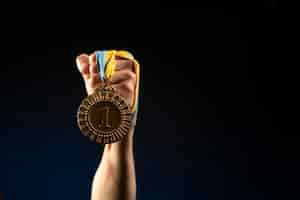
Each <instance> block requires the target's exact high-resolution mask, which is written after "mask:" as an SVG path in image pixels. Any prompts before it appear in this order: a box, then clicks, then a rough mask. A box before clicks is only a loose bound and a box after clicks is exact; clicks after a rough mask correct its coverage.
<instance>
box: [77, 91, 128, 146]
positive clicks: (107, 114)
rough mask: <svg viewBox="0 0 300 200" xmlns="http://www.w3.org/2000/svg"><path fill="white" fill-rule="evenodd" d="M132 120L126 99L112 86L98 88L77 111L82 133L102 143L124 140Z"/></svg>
mask: <svg viewBox="0 0 300 200" xmlns="http://www.w3.org/2000/svg"><path fill="white" fill-rule="evenodd" d="M131 121H132V114H131V112H130V110H129V106H128V105H127V103H126V101H125V99H124V98H123V97H122V96H120V95H119V94H118V93H117V92H116V91H115V89H114V88H113V87H110V86H105V87H100V88H97V89H96V91H95V92H94V93H93V94H91V95H89V96H88V97H86V98H85V99H84V100H83V101H82V102H81V104H80V106H79V108H78V112H77V123H78V126H79V128H80V131H81V132H82V134H83V135H84V136H87V137H89V139H90V140H92V141H96V142H97V143H100V144H108V143H114V142H117V141H120V140H122V138H123V137H124V136H126V135H127V134H128V132H129V129H130V125H131Z"/></svg>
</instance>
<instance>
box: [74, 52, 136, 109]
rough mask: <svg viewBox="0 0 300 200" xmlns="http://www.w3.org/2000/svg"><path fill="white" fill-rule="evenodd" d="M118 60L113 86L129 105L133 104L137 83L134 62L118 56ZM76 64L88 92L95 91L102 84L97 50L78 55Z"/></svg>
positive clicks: (112, 80) (112, 78)
mask: <svg viewBox="0 0 300 200" xmlns="http://www.w3.org/2000/svg"><path fill="white" fill-rule="evenodd" d="M116 61H117V62H116V69H115V72H114V73H113V75H112V77H111V82H112V86H113V87H114V88H116V89H117V90H118V91H119V92H120V94H121V95H122V96H123V97H124V98H125V100H126V101H127V103H128V104H129V105H132V104H133V101H134V89H135V84H136V74H135V72H134V63H133V62H132V61H131V60H126V59H123V58H118V57H117V58H116ZM76 64H77V67H78V70H79V72H80V73H81V75H82V78H83V80H84V84H85V88H86V91H87V94H88V95H90V94H92V93H93V92H94V91H95V89H96V88H97V87H98V86H99V84H101V80H100V76H99V73H98V70H97V66H96V54H95V52H94V53H92V54H90V55H87V54H81V55H79V56H77V58H76Z"/></svg>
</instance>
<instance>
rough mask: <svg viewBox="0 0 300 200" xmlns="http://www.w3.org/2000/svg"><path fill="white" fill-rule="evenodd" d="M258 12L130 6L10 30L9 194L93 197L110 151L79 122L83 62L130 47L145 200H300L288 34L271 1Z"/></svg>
mask: <svg viewBox="0 0 300 200" xmlns="http://www.w3.org/2000/svg"><path fill="white" fill-rule="evenodd" d="M266 5H267V6H266ZM262 7H264V9H260V10H250V11H249V10H242V9H240V10H239V9H234V10H233V9H197V8H193V9H191V8H189V9H188V8H177V9H162V8H160V9H159V8H158V7H156V8H155V9H153V10H151V9H150V11H146V10H142V9H140V11H139V12H137V13H136V14H134V15H131V14H130V15H129V14H128V13H130V11H127V10H126V12H125V11H124V10H123V12H121V14H120V15H118V16H116V15H115V16H113V17H112V18H109V20H107V21H105V22H104V21H103V20H104V19H103V17H102V18H101V16H99V20H95V22H94V21H93V22H92V21H91V20H90V19H91V18H92V19H95V18H93V17H94V15H96V14H95V13H93V14H92V16H87V17H82V18H81V19H80V20H77V19H79V18H80V16H78V13H77V15H76V12H74V13H72V12H71V14H70V15H67V14H66V17H64V18H59V17H57V16H56V17H55V18H51V17H52V15H51V16H50V17H49V16H48V20H47V21H43V20H42V23H40V22H39V16H40V15H34V16H33V17H32V18H31V17H29V18H28V19H27V18H26V19H24V20H22V21H20V18H18V19H17V20H12V21H11V22H9V23H7V24H8V26H5V27H4V28H3V30H4V31H3V33H4V36H3V37H2V41H1V42H2V44H1V48H2V52H3V53H2V55H1V58H2V59H1V60H2V61H1V82H0V85H1V135H0V158H1V160H0V164H1V166H0V191H2V192H3V195H4V199H10V200H14V199H31V200H35V199H89V195H90V188H91V181H92V177H93V175H94V172H95V170H96V168H97V165H98V163H99V161H100V158H101V152H102V149H103V148H102V146H99V145H96V144H93V143H91V142H89V141H88V140H87V139H86V138H85V137H83V136H82V135H81V134H80V132H79V129H78V127H77V125H76V112H77V108H78V106H79V103H80V101H81V100H82V99H83V98H84V97H85V95H86V93H85V91H84V86H83V82H82V79H81V77H80V74H79V73H78V71H77V69H76V66H75V57H76V56H77V55H79V54H80V53H84V52H85V53H91V52H93V51H94V50H100V49H125V50H128V51H130V52H131V53H133V54H134V55H135V57H136V59H137V60H138V61H139V62H140V64H141V91H140V93H141V95H140V101H139V102H140V103H139V118H138V125H137V128H136V134H135V141H136V145H135V152H136V153H135V155H136V170H137V184H138V194H137V195H138V199H257V200H259V199H275V198H280V199H298V198H297V197H296V196H297V195H298V193H299V192H298V190H299V189H298V188H299V181H298V178H299V173H298V168H299V156H298V155H297V148H298V147H297V146H298V139H299V136H297V131H296V130H297V129H293V125H297V120H296V118H294V117H293V114H295V113H296V111H295V107H296V101H295V100H294V97H295V96H296V93H297V89H296V87H295V83H296V80H297V78H294V77H295V76H296V74H295V72H294V71H292V70H291V69H292V67H294V66H295V65H294V64H290V63H289V61H290V59H289V58H287V54H288V53H287V52H288V50H289V45H292V43H290V42H287V41H288V40H289V39H290V38H289V33H290V32H289V31H290V29H289V28H290V27H289V25H287V24H286V21H285V20H283V17H282V14H281V13H280V11H278V9H276V6H275V4H274V2H273V4H270V5H269V4H267V3H265V4H264V5H263V6H262ZM42 12H43V11H41V13H42ZM127 12H128V13H127ZM53 13H55V11H53ZM53 16H54V14H53ZM77 17H78V18H77ZM49 18H50V19H49ZM21 19H22V18H21ZM96 19H98V18H96ZM101 19H102V21H101ZM97 21H98V22H97ZM29 22H30V23H29ZM110 22H112V23H110ZM21 24H23V25H25V26H24V27H25V28H22V29H21V28H18V27H20V25H21ZM282 32H283V33H282ZM298 196H299V195H298Z"/></svg>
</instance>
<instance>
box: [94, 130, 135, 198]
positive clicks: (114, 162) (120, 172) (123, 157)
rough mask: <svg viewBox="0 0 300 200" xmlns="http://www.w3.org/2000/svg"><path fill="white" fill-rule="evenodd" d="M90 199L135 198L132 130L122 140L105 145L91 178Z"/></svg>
mask: <svg viewBox="0 0 300 200" xmlns="http://www.w3.org/2000/svg"><path fill="white" fill-rule="evenodd" d="M91 199H92V200H135V199H136V176H135V163H134V152H133V130H131V133H130V134H129V135H128V136H127V137H126V138H124V140H122V141H120V142H118V143H113V144H107V145H105V147H104V151H103V155H102V159H101V162H100V164H99V167H98V169H97V171H96V173H95V176H94V179H93V184H92V195H91Z"/></svg>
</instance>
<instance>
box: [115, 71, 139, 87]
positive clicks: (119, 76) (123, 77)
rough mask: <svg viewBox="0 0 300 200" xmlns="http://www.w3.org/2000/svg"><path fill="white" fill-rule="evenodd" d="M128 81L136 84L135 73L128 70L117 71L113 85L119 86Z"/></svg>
mask: <svg viewBox="0 0 300 200" xmlns="http://www.w3.org/2000/svg"><path fill="white" fill-rule="evenodd" d="M127 80H132V81H133V83H135V80H136V75H135V73H134V72H132V71H130V70H128V69H125V70H119V71H115V73H114V74H113V76H112V77H111V82H112V84H119V83H121V82H124V81H127Z"/></svg>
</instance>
